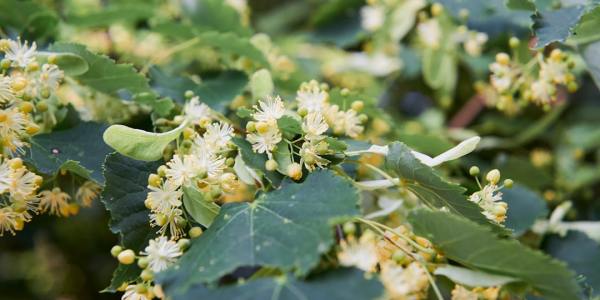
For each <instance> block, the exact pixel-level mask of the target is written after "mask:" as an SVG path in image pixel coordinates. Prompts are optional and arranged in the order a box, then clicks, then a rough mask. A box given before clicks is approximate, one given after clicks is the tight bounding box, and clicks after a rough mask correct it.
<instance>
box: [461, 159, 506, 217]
mask: <svg viewBox="0 0 600 300" xmlns="http://www.w3.org/2000/svg"><path fill="white" fill-rule="evenodd" d="M470 173H471V175H473V176H477V175H478V174H479V168H477V167H472V168H471V170H470ZM476 178H477V177H476ZM485 179H486V181H487V184H486V185H485V186H483V187H482V186H481V184H479V179H477V184H478V185H479V188H480V190H479V191H477V192H475V193H473V194H471V196H469V201H471V202H473V203H476V204H477V205H479V207H481V208H482V209H483V214H484V215H485V216H486V218H488V219H489V220H491V221H493V222H496V223H498V224H502V223H503V222H504V220H506V211H507V209H508V204H507V203H506V202H503V201H502V193H501V192H500V190H501V189H502V188H504V187H507V188H511V187H512V184H513V183H512V180H510V179H506V180H504V184H503V185H501V186H498V182H499V181H500V171H498V170H497V169H494V170H491V171H489V172H488V173H487V175H486V176H485Z"/></svg>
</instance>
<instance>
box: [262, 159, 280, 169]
mask: <svg viewBox="0 0 600 300" xmlns="http://www.w3.org/2000/svg"><path fill="white" fill-rule="evenodd" d="M278 166H279V165H278V164H277V162H276V161H275V160H274V159H269V160H267V162H265V168H266V169H267V170H268V171H275V170H277V167H278Z"/></svg>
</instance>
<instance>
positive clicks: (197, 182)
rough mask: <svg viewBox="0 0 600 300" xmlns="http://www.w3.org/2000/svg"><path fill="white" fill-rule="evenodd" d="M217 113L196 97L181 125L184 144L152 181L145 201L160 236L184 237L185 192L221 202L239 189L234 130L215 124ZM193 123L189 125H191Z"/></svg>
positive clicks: (179, 120) (185, 222)
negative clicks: (233, 154) (233, 144)
mask: <svg viewBox="0 0 600 300" xmlns="http://www.w3.org/2000/svg"><path fill="white" fill-rule="evenodd" d="M213 116H214V114H213V112H212V111H211V110H210V108H209V107H208V106H206V104H204V103H200V101H199V98H198V97H192V98H191V99H190V101H189V102H188V103H187V104H186V106H185V108H184V116H183V118H176V119H175V120H174V122H176V123H181V124H180V125H179V126H180V127H182V128H183V141H182V145H181V147H179V148H178V149H177V150H176V151H175V153H174V154H173V156H172V157H171V158H170V159H169V160H168V162H167V163H166V164H165V165H163V166H161V167H159V168H158V170H157V173H156V174H151V175H150V176H149V178H148V188H149V189H150V192H149V193H148V197H147V199H146V201H145V204H146V207H147V208H148V209H150V210H151V214H150V219H151V224H152V226H157V227H159V228H160V229H159V233H160V234H166V233H167V232H168V233H169V235H170V236H171V237H172V238H174V239H178V238H180V237H181V236H182V235H183V233H184V231H183V229H184V228H185V227H186V225H187V221H186V218H185V216H184V213H183V206H182V205H183V202H182V197H183V193H184V190H185V189H195V190H198V191H199V192H201V193H203V194H204V195H205V197H206V198H207V199H210V200H211V201H217V200H219V198H220V197H221V195H222V193H223V192H225V193H231V192H233V191H234V190H235V189H236V187H237V186H238V181H237V177H236V175H235V173H234V171H233V169H232V168H230V167H231V166H232V165H233V158H231V157H228V156H231V154H232V153H233V152H232V150H233V147H232V144H231V143H230V140H231V138H232V137H233V128H232V127H231V126H230V125H229V124H227V123H223V122H218V121H215V122H213V120H214V119H213ZM188 124H189V125H188Z"/></svg>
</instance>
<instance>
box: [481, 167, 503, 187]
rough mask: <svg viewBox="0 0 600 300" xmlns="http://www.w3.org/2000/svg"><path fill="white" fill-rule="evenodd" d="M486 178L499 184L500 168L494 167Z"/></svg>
mask: <svg viewBox="0 0 600 300" xmlns="http://www.w3.org/2000/svg"><path fill="white" fill-rule="evenodd" d="M485 179H486V180H487V181H489V182H490V183H491V184H497V183H498V181H500V171H499V170H498V169H493V170H491V171H489V172H488V173H487V175H485Z"/></svg>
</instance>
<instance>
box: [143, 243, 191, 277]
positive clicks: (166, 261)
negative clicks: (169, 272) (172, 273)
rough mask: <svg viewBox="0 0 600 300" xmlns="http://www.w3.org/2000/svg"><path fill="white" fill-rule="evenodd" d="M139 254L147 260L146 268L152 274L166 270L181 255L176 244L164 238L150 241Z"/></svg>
mask: <svg viewBox="0 0 600 300" xmlns="http://www.w3.org/2000/svg"><path fill="white" fill-rule="evenodd" d="M141 253H142V254H143V255H146V257H147V258H148V267H149V268H150V270H152V272H154V273H158V272H160V271H163V270H166V269H167V268H168V267H169V266H170V265H171V264H173V263H174V262H175V261H177V258H178V257H179V256H181V255H182V254H183V253H182V252H181V249H180V248H179V246H178V245H177V243H176V242H175V241H172V240H169V239H167V237H165V236H161V237H158V238H156V239H153V240H150V241H149V243H148V246H147V247H146V249H144V252H141Z"/></svg>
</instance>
